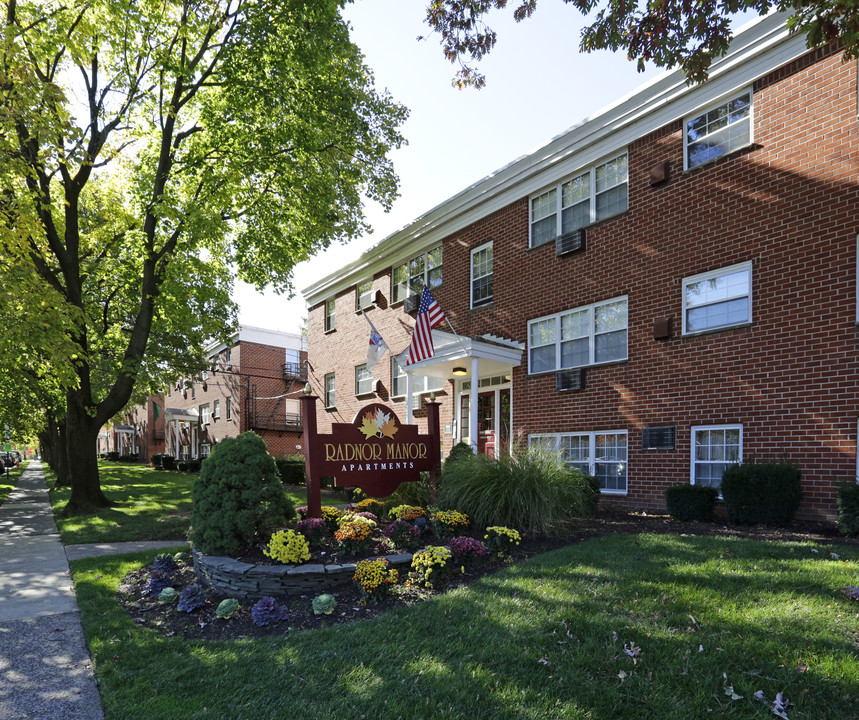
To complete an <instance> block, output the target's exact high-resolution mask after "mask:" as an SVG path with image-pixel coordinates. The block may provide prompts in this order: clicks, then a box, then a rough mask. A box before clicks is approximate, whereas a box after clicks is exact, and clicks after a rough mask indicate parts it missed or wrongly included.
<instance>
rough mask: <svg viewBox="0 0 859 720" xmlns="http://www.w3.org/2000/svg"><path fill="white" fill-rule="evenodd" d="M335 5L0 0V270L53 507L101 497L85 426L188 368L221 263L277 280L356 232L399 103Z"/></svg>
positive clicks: (224, 313)
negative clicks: (32, 371) (21, 334)
mask: <svg viewBox="0 0 859 720" xmlns="http://www.w3.org/2000/svg"><path fill="white" fill-rule="evenodd" d="M345 1H346V0H162V1H161V2H157V3H152V2H149V1H148V0H7V2H6V13H5V17H4V18H3V20H2V22H3V37H2V47H1V48H0V268H2V270H0V279H2V281H3V282H4V283H6V282H9V283H10V287H12V289H13V292H14V294H15V295H16V297H17V298H18V299H19V300H21V301H22V302H23V303H24V304H26V305H28V306H29V305H32V304H35V303H37V302H39V301H40V300H41V299H47V300H48V305H47V307H46V308H45V314H44V317H45V327H44V328H43V330H40V332H43V333H44V339H47V340H51V341H55V342H53V343H52V342H47V343H41V344H46V345H50V346H52V347H53V348H55V350H54V351H53V353H54V356H53V357H51V358H50V360H48V359H46V360H45V361H44V362H45V363H47V364H48V365H49V366H50V368H51V372H52V373H53V375H52V377H53V382H54V383H55V384H58V385H59V386H60V387H61V388H62V389H63V392H64V394H65V397H64V400H65V402H64V408H63V409H64V413H65V427H66V432H67V443H66V444H67V454H68V461H69V470H70V474H71V485H72V493H71V498H70V500H69V504H68V506H67V507H66V508H65V511H64V512H65V513H66V514H74V513H83V512H90V511H93V510H94V509H97V508H99V507H104V506H106V505H109V504H110V501H109V499H108V498H107V497H105V496H104V494H103V493H102V491H101V487H100V483H99V477H98V466H97V462H96V460H97V458H96V438H97V434H98V431H99V428H100V427H101V426H102V425H103V424H104V423H105V422H107V421H108V420H109V419H110V418H111V417H113V416H115V415H116V413H118V412H119V411H120V410H122V408H123V407H125V405H126V404H127V403H128V402H129V400H130V399H132V397H133V393H134V390H135V386H136V385H138V383H141V384H140V385H138V391H140V389H141V387H142V386H143V385H145V384H146V382H151V383H156V381H157V380H158V378H159V377H160V375H159V373H162V374H163V373H164V372H165V371H166V368H167V365H168V364H173V365H174V366H177V364H178V366H180V367H182V366H184V367H188V366H193V363H194V362H197V363H199V362H200V360H201V348H202V344H203V339H204V338H205V337H206V336H212V335H216V334H222V333H225V332H226V329H227V327H228V326H229V325H230V323H231V322H233V321H234V319H235V309H234V307H233V306H232V304H231V303H230V302H229V300H228V295H229V290H230V288H231V284H232V279H233V275H234V274H235V275H237V276H238V277H240V278H242V279H244V280H246V281H248V282H250V283H252V284H254V285H255V286H256V287H257V288H262V287H264V286H266V285H271V286H273V287H274V289H275V290H277V291H279V292H288V291H290V290H291V279H292V271H293V267H294V265H295V264H296V263H298V262H300V261H302V260H304V259H306V258H307V257H309V256H310V255H311V254H312V253H314V252H316V251H318V250H319V249H321V248H324V247H326V246H328V245H329V244H330V243H331V242H333V241H335V240H345V239H348V238H350V237H354V236H357V235H358V234H360V233H362V232H363V231H365V230H366V226H365V223H364V220H363V215H362V198H363V197H368V198H370V199H373V200H376V201H378V202H380V203H381V204H382V205H383V206H385V207H389V206H390V203H391V202H392V201H393V198H394V197H395V196H396V186H397V178H396V175H395V174H394V172H393V168H392V166H391V163H390V161H389V160H388V159H387V153H388V151H389V150H390V149H392V148H395V147H399V146H400V145H401V143H402V142H403V139H402V137H401V135H400V134H399V131H398V127H399V125H400V124H401V123H402V122H403V120H404V119H405V117H406V111H405V110H404V109H403V108H402V107H401V106H399V105H397V104H396V103H394V102H393V101H392V100H391V99H390V97H389V96H387V94H381V93H379V92H377V91H376V90H375V89H374V86H373V78H372V75H371V73H370V71H369V70H368V68H367V67H366V66H365V65H364V63H363V61H362V56H361V52H360V50H359V49H358V48H357V47H355V46H354V45H353V44H352V43H351V42H350V40H349V32H348V26H347V24H346V23H345V22H344V21H343V19H342V17H341V14H340V11H341V8H342V6H343V4H344V2H345ZM9 268H20V272H21V274H22V276H23V277H24V278H25V280H26V282H24V281H23V280H19V279H13V278H11V277H10V276H9V274H8V271H9ZM14 342H15V340H14V339H13V338H10V337H9V335H8V334H7V335H3V336H0V346H2V347H0V359H2V358H3V357H7V356H10V355H11V354H12V353H13V352H14V349H13V348H12V343H14ZM182 363H185V364H184V365H182Z"/></svg>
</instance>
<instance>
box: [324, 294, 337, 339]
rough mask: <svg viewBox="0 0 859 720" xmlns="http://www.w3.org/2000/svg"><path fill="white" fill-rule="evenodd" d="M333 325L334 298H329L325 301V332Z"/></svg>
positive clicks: (334, 325) (331, 328) (332, 327)
mask: <svg viewBox="0 0 859 720" xmlns="http://www.w3.org/2000/svg"><path fill="white" fill-rule="evenodd" d="M335 327H336V324H335V316H334V298H331V299H330V300H326V301H325V332H331V331H332V330H333V329H334V328H335Z"/></svg>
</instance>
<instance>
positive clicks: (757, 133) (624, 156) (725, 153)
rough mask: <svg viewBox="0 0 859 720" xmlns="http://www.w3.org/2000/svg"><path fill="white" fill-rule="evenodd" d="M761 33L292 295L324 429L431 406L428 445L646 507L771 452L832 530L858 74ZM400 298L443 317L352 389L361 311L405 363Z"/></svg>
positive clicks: (406, 333) (851, 290)
mask: <svg viewBox="0 0 859 720" xmlns="http://www.w3.org/2000/svg"><path fill="white" fill-rule="evenodd" d="M784 20H785V17H784V15H779V14H770V15H768V16H766V17H764V18H761V19H760V20H759V21H757V22H755V23H753V24H750V25H749V26H747V27H746V29H745V30H744V31H743V32H741V33H739V34H738V35H737V36H736V37H735V40H734V42H733V43H732V46H731V50H730V52H729V54H728V55H727V56H726V57H724V58H722V59H720V60H718V61H717V62H716V63H715V64H714V66H713V68H712V73H711V78H710V80H709V81H708V82H706V83H705V84H702V85H698V86H692V87H690V86H687V85H686V83H685V80H684V77H683V76H682V75H681V74H680V73H678V72H672V73H666V74H664V75H662V76H660V77H659V78H657V79H655V80H654V81H652V82H650V83H648V84H646V85H645V86H643V87H642V88H641V89H640V90H638V91H636V92H634V93H632V94H631V95H629V96H627V97H625V98H623V99H621V100H619V101H618V102H617V103H615V104H613V105H612V106H610V107H609V108H607V109H605V110H604V111H602V112H600V113H598V114H597V115H595V116H593V117H591V118H589V119H587V120H585V121H584V122H582V123H580V124H578V125H575V126H574V127H572V128H571V129H569V130H567V131H566V132H564V133H563V134H562V135H559V136H558V137H556V138H554V139H553V140H551V141H550V142H549V143H548V144H547V145H545V146H544V147H542V148H540V149H539V150H538V151H537V152H534V153H533V154H531V155H529V156H526V157H523V158H521V159H519V160H516V161H514V162H512V163H511V164H510V165H508V166H506V167H504V168H502V169H501V170H499V171H497V172H495V173H493V174H492V175H490V176H488V177H487V178H485V179H483V180H481V181H479V182H477V183H475V184H474V185H472V186H471V187H468V188H466V189H465V190H463V191H462V192H460V193H459V194H457V195H455V196H454V197H452V198H450V199H449V200H447V201H445V202H444V203H442V204H441V205H439V206H438V207H436V208H434V209H432V210H430V211H429V212H427V213H426V214H425V215H423V216H421V217H420V218H418V219H416V220H415V221H414V222H413V223H412V224H411V225H409V226H407V227H405V228H404V229H402V230H400V231H398V232H396V233H394V234H393V235H391V236H389V237H387V238H386V239H384V240H382V241H381V242H380V243H379V244H377V245H376V246H375V247H373V248H372V249H371V250H369V251H368V252H367V253H365V254H364V255H363V256H362V257H361V258H359V259H358V260H357V261H355V262H353V263H351V264H349V265H347V266H345V267H343V268H340V269H339V270H338V271H337V272H335V273H332V274H331V275H329V276H327V277H325V278H324V279H322V280H320V281H319V282H317V283H315V284H313V285H312V286H311V287H309V288H307V289H306V290H305V291H304V295H305V299H306V300H307V303H308V306H309V308H310V311H309V353H308V359H309V367H310V373H309V379H310V383H311V385H312V387H313V388H314V392H315V394H317V395H318V396H319V397H320V398H321V402H320V406H324V407H325V410H324V411H322V410H321V409H320V413H319V415H320V418H321V421H322V423H323V429H324V423H325V422H326V421H329V422H330V421H334V422H348V421H351V420H352V418H353V416H354V413H355V412H356V411H357V409H359V408H360V407H361V406H363V405H364V404H367V403H368V402H371V401H376V400H380V401H384V402H387V403H390V404H391V406H392V407H393V408H394V410H395V411H396V412H397V414H398V415H399V416H400V418H401V419H402V420H404V421H405V420H407V418H410V417H414V421H415V422H418V423H419V424H420V423H422V422H423V418H424V417H425V413H424V412H423V411H422V410H420V409H419V408H420V402H421V398H422V397H423V396H425V395H426V394H427V393H429V392H435V393H436V395H437V399H438V400H440V401H441V402H442V425H443V429H444V451H445V453H446V452H447V451H448V450H449V449H450V447H451V446H452V445H453V444H454V443H456V442H457V441H459V440H464V441H465V442H468V443H470V444H471V445H472V446H473V447H475V448H476V449H478V450H480V451H483V452H488V453H494V452H496V449H497V448H498V447H499V446H504V445H506V444H509V443H512V442H520V443H525V442H527V443H532V444H533V443H540V444H544V445H547V446H549V447H551V448H554V449H556V450H558V451H559V452H560V453H562V455H563V457H564V458H565V459H566V461H567V462H568V463H570V464H571V465H574V466H578V467H581V468H582V469H585V470H587V471H589V472H591V473H593V474H595V475H597V476H598V477H599V478H600V481H601V484H602V488H603V499H604V500H606V501H609V502H616V503H618V504H623V505H629V506H635V507H641V508H653V509H659V508H664V496H665V495H664V494H665V489H666V488H667V487H668V486H669V485H671V484H675V483H680V482H692V483H701V484H710V485H714V486H718V485H719V483H720V481H721V475H722V472H723V470H724V468H725V467H726V465H727V464H728V463H729V462H732V461H736V460H741V459H743V458H749V457H751V456H756V457H767V458H772V457H785V458H787V459H789V460H791V461H794V462H796V463H798V464H799V465H800V466H801V468H802V472H803V487H804V496H803V501H802V505H801V508H800V515H801V516H803V517H807V518H811V517H821V518H831V517H833V516H834V514H835V512H836V487H837V484H838V482H839V481H841V480H843V479H845V478H855V477H856V476H857V422H859V390H857V379H859V373H858V372H857V371H859V364H857V352H856V351H857V342H859V333H857V319H859V318H858V317H857V239H859V237H857V231H859V217H857V210H859V202H858V201H859V186H858V185H857V182H859V134H857V131H859V124H857V109H859V105H857V74H859V73H857V69H858V68H857V63H856V62H848V63H845V62H843V61H842V58H841V54H840V52H839V51H838V49H837V48H825V49H822V50H818V51H813V52H809V51H808V50H807V49H806V48H805V45H804V37H802V36H790V35H788V33H787V31H786V29H785V25H784ZM562 122H563V119H559V123H562ZM423 285H427V286H429V287H430V288H431V290H432V292H433V294H434V296H435V298H436V300H437V301H438V303H439V305H440V306H441V308H442V309H443V310H444V312H445V313H446V315H447V319H448V320H449V321H450V326H448V325H447V324H443V325H440V326H438V327H437V328H436V329H435V330H434V331H433V337H434V340H435V355H434V357H431V358H429V359H427V360H424V361H422V362H420V363H417V364H415V365H411V366H408V368H407V369H408V372H404V371H403V370H402V369H401V367H400V365H399V364H398V363H397V362H396V360H392V359H391V358H390V356H389V355H386V356H385V358H384V359H383V361H382V362H380V363H379V365H378V366H377V367H376V368H375V372H374V373H373V375H372V376H370V375H369V374H368V373H367V372H366V367H365V365H364V363H365V358H366V353H367V342H368V338H369V324H368V323H367V319H369V320H371V321H372V323H373V325H374V326H375V327H376V328H377V329H378V331H379V332H380V334H381V335H382V337H383V338H384V340H385V342H386V343H387V344H388V346H389V347H390V348H391V350H392V351H394V352H399V353H401V354H400V361H401V364H402V367H406V363H405V356H406V355H407V348H408V345H409V341H410V338H411V334H412V328H413V326H414V318H415V310H416V295H415V293H419V292H420V288H421V287H422V286H423ZM364 316H366V318H365V317H364ZM453 331H455V333H456V334H454V332H453Z"/></svg>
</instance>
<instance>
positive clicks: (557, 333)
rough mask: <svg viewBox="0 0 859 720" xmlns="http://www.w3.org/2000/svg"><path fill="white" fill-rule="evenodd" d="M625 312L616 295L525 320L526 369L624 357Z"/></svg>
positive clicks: (548, 369)
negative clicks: (526, 339) (526, 337)
mask: <svg viewBox="0 0 859 720" xmlns="http://www.w3.org/2000/svg"><path fill="white" fill-rule="evenodd" d="M627 315H628V313H627V298H626V297H620V298H613V299H611V300H605V301H603V302H599V303H595V304H594V305H586V306H583V307H578V308H575V309H573V310H567V311H566V312H562V313H558V314H557V315H551V316H549V317H544V318H537V319H536V320H531V321H529V322H528V372H529V373H530V374H531V375H536V374H538V373H544V372H553V371H555V370H564V369H566V368H575V367H584V366H586V365H598V364H601V363H608V362H617V361H618V360H626V358H627V328H628V317H627Z"/></svg>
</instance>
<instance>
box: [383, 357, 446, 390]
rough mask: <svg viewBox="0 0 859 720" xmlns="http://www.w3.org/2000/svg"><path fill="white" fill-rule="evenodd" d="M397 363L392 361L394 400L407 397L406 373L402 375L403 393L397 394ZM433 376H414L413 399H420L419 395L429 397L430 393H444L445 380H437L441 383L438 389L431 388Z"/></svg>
mask: <svg viewBox="0 0 859 720" xmlns="http://www.w3.org/2000/svg"><path fill="white" fill-rule="evenodd" d="M396 368H397V361H396V360H394V359H393V358H392V359H391V397H392V398H397V399H399V398H403V399H405V397H406V394H407V392H406V388H405V386H406V374H405V372H404V373H403V374H402V375H401V377H402V383H401V384H402V386H403V392H395V387H396V385H397V383H396V382H395V380H396V378H397V372H396ZM430 377H431V376H429V375H413V376H412V397H413V398H414V397H418V396H419V395H428V394H429V393H440V392H443V391H444V380H442V379H441V378H436V379H437V380H439V381H440V385H439V387H437V388H431V387H428V386H429V379H430Z"/></svg>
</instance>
